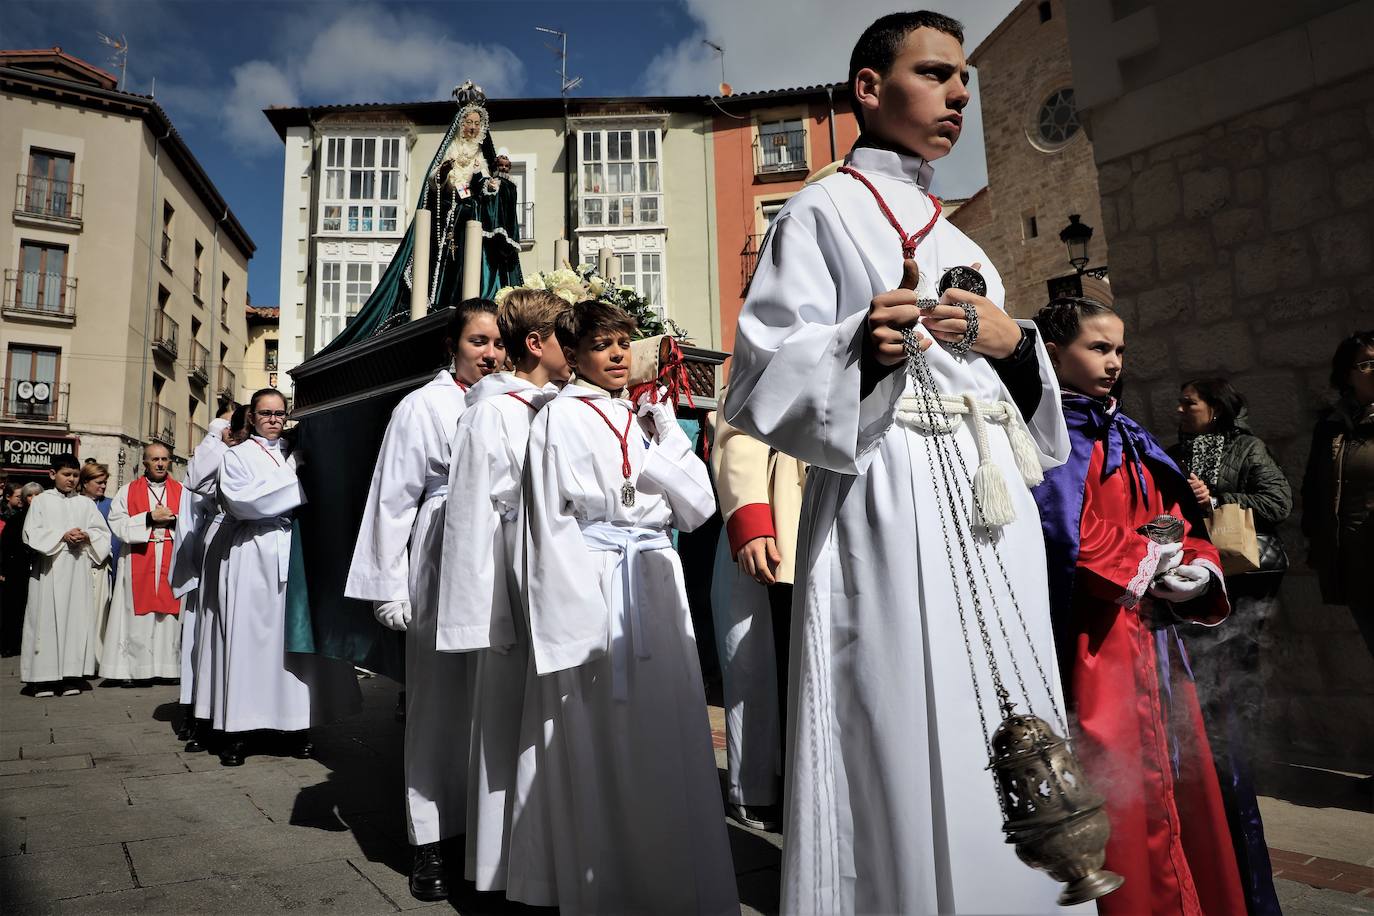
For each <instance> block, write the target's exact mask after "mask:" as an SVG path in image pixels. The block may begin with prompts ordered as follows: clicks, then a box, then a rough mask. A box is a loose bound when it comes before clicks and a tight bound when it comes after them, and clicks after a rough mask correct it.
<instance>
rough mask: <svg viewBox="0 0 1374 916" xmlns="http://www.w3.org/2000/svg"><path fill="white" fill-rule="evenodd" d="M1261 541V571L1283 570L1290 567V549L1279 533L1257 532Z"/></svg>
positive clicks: (1257, 537)
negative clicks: (1286, 547) (1285, 548)
mask: <svg viewBox="0 0 1374 916" xmlns="http://www.w3.org/2000/svg"><path fill="white" fill-rule="evenodd" d="M1255 540H1257V541H1258V542H1259V572H1283V571H1284V570H1286V569H1288V551H1286V550H1284V549H1283V540H1282V539H1281V538H1280V537H1279V536H1278V535H1277V534H1256V535H1255Z"/></svg>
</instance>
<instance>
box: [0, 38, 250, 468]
mask: <svg viewBox="0 0 1374 916" xmlns="http://www.w3.org/2000/svg"><path fill="white" fill-rule="evenodd" d="M0 124H3V125H4V129H3V130H0V176H3V175H13V176H14V189H15V190H14V198H13V209H12V211H11V213H10V215H9V218H8V219H5V220H3V221H0V255H2V256H3V257H4V259H5V260H4V286H3V322H0V355H3V358H4V363H3V370H4V372H3V382H2V384H3V402H0V439H3V444H4V450H3V461H4V467H5V469H6V471H7V472H8V473H9V474H10V476H11V477H18V478H23V477H27V476H35V477H46V469H47V466H48V460H49V456H50V455H52V454H54V453H57V452H62V451H73V452H76V453H77V454H78V455H79V456H80V457H81V458H83V459H84V458H94V459H96V460H98V461H101V462H104V463H106V464H108V465H110V469H111V472H112V474H113V475H114V482H116V483H119V482H124V481H127V480H129V479H131V478H132V477H133V476H134V475H136V474H137V473H138V468H139V457H140V449H141V446H142V443H143V442H144V441H146V440H149V439H154V440H157V441H160V442H163V443H165V444H166V445H168V446H169V447H170V448H171V449H172V451H173V454H174V456H175V458H176V460H177V461H178V462H179V463H184V461H185V460H186V459H187V458H189V457H190V454H191V450H192V449H193V448H194V447H195V445H196V443H198V442H199V441H200V439H201V438H202V437H203V435H204V429H205V427H206V426H207V425H208V423H209V421H210V419H211V418H212V416H213V413H214V408H215V403H216V401H217V400H218V399H219V398H221V397H234V398H241V397H242V396H243V388H242V386H241V385H240V383H239V381H238V378H237V374H236V373H235V371H234V369H233V368H232V367H233V366H235V365H237V364H240V363H242V362H243V354H244V350H245V346H246V339H247V326H246V321H245V305H246V302H247V288H248V261H249V259H250V258H251V257H252V255H253V250H254V246H253V242H252V240H251V239H250V238H249V237H248V234H247V233H246V232H245V231H244V229H243V227H242V226H241V225H240V224H239V222H238V220H237V219H236V218H235V217H234V214H233V213H232V212H231V211H230V210H229V207H228V205H227V204H226V203H225V202H224V199H223V197H221V196H220V194H219V192H218V191H217V190H216V188H215V185H214V183H213V182H212V181H211V179H210V177H209V176H208V175H207V174H206V172H205V170H204V169H203V168H202V167H201V165H200V163H198V162H197V161H196V158H195V156H194V155H193V154H192V153H191V151H190V149H189V148H188V147H187V146H186V143H185V142H184V141H183V140H182V138H181V136H180V135H179V134H178V133H177V131H176V129H175V128H174V127H173V125H172V123H171V121H170V120H169V119H168V117H167V115H166V113H165V112H164V111H163V110H162V108H161V107H160V106H159V105H158V104H157V103H156V102H155V101H154V100H153V99H152V98H150V97H147V96H141V95H136V94H133V93H129V92H122V91H119V90H118V89H117V88H116V80H115V78H114V77H113V76H111V75H110V74H108V73H105V72H104V71H102V70H100V69H98V68H96V67H93V66H91V65H90V64H88V63H86V62H84V61H82V60H79V59H77V58H75V57H72V56H71V55H69V54H66V53H65V52H63V51H62V50H61V49H60V48H52V49H46V50H34V51H0Z"/></svg>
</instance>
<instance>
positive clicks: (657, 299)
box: [620, 251, 663, 317]
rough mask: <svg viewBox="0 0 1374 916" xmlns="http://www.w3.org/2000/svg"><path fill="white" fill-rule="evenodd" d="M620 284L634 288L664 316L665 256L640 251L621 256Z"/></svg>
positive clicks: (653, 252)
mask: <svg viewBox="0 0 1374 916" xmlns="http://www.w3.org/2000/svg"><path fill="white" fill-rule="evenodd" d="M620 282H621V283H623V284H624V285H626V286H629V287H632V288H633V289H634V290H635V291H637V292H638V293H639V294H640V295H641V296H643V297H644V298H645V299H647V300H649V302H650V303H652V304H653V306H654V308H656V309H657V310H658V314H659V317H662V316H663V254H662V253H661V252H657V251H640V252H631V253H629V254H622V255H620Z"/></svg>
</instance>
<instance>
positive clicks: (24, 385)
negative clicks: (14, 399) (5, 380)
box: [14, 381, 33, 401]
mask: <svg viewBox="0 0 1374 916" xmlns="http://www.w3.org/2000/svg"><path fill="white" fill-rule="evenodd" d="M14 392H15V394H17V395H19V396H20V397H21V398H23V399H24V400H26V401H27V400H28V399H29V398H31V397H33V382H29V381H23V382H20V383H19V384H18V385H16V386H15V388H14Z"/></svg>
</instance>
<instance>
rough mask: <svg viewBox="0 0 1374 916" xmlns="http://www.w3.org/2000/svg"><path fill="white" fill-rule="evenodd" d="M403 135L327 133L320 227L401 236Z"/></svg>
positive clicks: (338, 230)
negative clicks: (358, 135) (336, 135)
mask: <svg viewBox="0 0 1374 916" xmlns="http://www.w3.org/2000/svg"><path fill="white" fill-rule="evenodd" d="M401 139H402V138H401V137H386V136H361V137H348V136H344V137H326V138H325V141H324V182H323V186H322V189H321V195H320V231H321V232H343V233H347V234H349V235H395V234H397V233H398V232H399V231H400V218H401V167H402V165H401Z"/></svg>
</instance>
